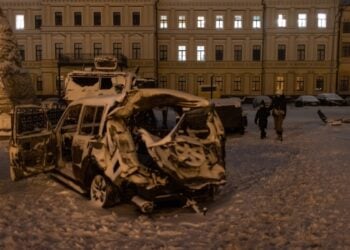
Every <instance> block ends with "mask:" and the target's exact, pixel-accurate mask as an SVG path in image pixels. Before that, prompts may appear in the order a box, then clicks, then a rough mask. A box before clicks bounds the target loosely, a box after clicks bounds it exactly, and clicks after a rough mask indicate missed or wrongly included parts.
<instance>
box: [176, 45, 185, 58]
mask: <svg viewBox="0 0 350 250" xmlns="http://www.w3.org/2000/svg"><path fill="white" fill-rule="evenodd" d="M177 52H178V57H177V59H178V60H179V61H186V46H185V45H179V46H178V51H177Z"/></svg>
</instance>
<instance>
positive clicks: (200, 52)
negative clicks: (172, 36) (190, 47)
mask: <svg viewBox="0 0 350 250" xmlns="http://www.w3.org/2000/svg"><path fill="white" fill-rule="evenodd" d="M197 61H205V48H204V46H197Z"/></svg>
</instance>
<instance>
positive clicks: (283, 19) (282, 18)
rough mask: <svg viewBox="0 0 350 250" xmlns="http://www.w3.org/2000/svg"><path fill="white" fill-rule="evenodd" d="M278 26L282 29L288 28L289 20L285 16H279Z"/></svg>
mask: <svg viewBox="0 0 350 250" xmlns="http://www.w3.org/2000/svg"><path fill="white" fill-rule="evenodd" d="M277 26H278V27H282V28H284V27H287V19H286V16H285V15H283V14H278V18H277Z"/></svg>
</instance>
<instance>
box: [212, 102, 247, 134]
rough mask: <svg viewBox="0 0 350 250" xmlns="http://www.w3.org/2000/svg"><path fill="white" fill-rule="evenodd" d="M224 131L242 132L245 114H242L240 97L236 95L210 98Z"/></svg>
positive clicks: (245, 123)
mask: <svg viewBox="0 0 350 250" xmlns="http://www.w3.org/2000/svg"><path fill="white" fill-rule="evenodd" d="M212 103H213V104H214V105H215V110H216V112H217V113H218V115H219V117H220V119H221V122H222V124H223V126H224V128H225V131H226V132H239V133H241V134H244V130H245V127H246V126H247V116H246V115H245V114H244V112H243V110H242V105H241V99H239V98H238V97H231V98H221V99H212Z"/></svg>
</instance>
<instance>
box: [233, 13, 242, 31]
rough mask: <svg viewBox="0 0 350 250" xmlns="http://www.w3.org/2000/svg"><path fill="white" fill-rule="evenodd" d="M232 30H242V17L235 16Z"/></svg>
mask: <svg viewBox="0 0 350 250" xmlns="http://www.w3.org/2000/svg"><path fill="white" fill-rule="evenodd" d="M233 28H235V29H242V28H243V17H242V15H235V16H234V20H233Z"/></svg>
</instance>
